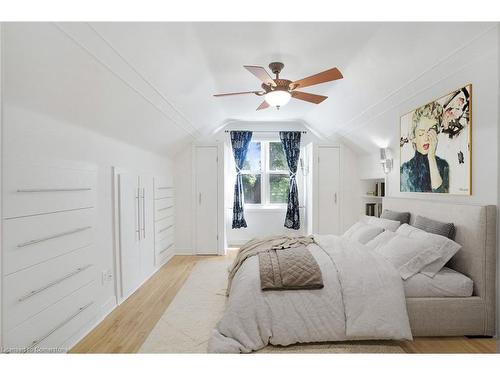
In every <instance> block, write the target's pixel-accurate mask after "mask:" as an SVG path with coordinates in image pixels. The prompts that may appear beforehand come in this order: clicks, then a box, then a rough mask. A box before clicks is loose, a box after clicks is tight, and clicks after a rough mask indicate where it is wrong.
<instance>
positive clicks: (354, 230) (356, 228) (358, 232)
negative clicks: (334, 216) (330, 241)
mask: <svg viewBox="0 0 500 375" xmlns="http://www.w3.org/2000/svg"><path fill="white" fill-rule="evenodd" d="M383 231H384V230H383V229H382V228H379V227H376V226H374V225H369V224H365V223H361V222H359V221H358V222H357V223H355V224H354V225H353V226H352V227H350V228H349V229H348V230H347V231H346V232H345V233H344V234H343V235H342V237H344V238H349V239H351V240H355V241H358V242H360V243H362V244H363V245H364V244H365V243H367V242H368V241H370V240H372V239H373V238H375V237H376V236H377V235H378V234H380V233H381V232H383Z"/></svg>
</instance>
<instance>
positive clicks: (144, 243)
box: [117, 172, 155, 298]
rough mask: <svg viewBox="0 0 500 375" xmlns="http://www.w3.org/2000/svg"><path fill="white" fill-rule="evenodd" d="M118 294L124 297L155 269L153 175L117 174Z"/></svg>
mask: <svg viewBox="0 0 500 375" xmlns="http://www.w3.org/2000/svg"><path fill="white" fill-rule="evenodd" d="M118 185H119V189H118V205H119V214H118V218H117V219H118V222H119V233H120V243H119V248H120V256H119V260H120V280H121V283H120V284H121V297H122V298H127V297H128V296H129V295H130V294H131V293H133V292H134V291H135V290H136V289H137V288H138V287H139V286H140V285H141V284H142V283H143V282H144V281H145V280H146V279H147V278H149V276H151V274H152V273H153V272H154V270H155V243H154V241H155V237H154V236H155V222H154V189H153V178H152V177H148V176H138V175H136V174H129V173H126V172H120V173H118Z"/></svg>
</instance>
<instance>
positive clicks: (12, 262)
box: [2, 208, 95, 275]
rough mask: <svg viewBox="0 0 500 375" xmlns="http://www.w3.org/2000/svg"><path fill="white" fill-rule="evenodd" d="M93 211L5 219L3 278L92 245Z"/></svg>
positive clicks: (83, 210)
mask: <svg viewBox="0 0 500 375" xmlns="http://www.w3.org/2000/svg"><path fill="white" fill-rule="evenodd" d="M94 210H95V209H93V208H89V209H81V210H74V211H64V212H57V213H52V214H45V215H36V216H28V217H22V218H16V219H4V220H3V225H4V227H3V240H2V241H3V270H4V275H8V274H10V273H13V272H16V271H18V270H20V269H22V268H26V267H29V266H32V265H35V264H37V263H40V262H43V261H46V260H49V259H51V258H54V257H56V256H60V255H62V254H65V253H68V252H70V251H72V250H75V249H79V248H82V247H85V246H88V245H90V244H92V243H93V242H94V230H95V228H94V227H93V225H94V222H95V211H94Z"/></svg>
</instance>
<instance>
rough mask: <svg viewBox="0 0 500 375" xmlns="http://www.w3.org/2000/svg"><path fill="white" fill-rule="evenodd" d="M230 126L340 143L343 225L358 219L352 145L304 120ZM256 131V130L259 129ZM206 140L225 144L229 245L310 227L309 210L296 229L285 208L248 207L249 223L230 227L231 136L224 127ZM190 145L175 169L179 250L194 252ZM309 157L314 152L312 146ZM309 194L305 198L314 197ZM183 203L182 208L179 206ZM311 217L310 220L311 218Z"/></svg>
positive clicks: (357, 185)
mask: <svg viewBox="0 0 500 375" xmlns="http://www.w3.org/2000/svg"><path fill="white" fill-rule="evenodd" d="M227 128H229V129H232V130H233V129H254V130H255V129H261V130H273V131H274V130H276V131H280V130H307V134H305V135H303V139H302V144H303V145H304V146H306V148H307V146H308V145H312V144H313V143H321V144H335V145H340V146H341V149H342V151H341V152H342V153H341V164H342V165H341V174H342V176H343V177H342V184H341V185H342V192H341V217H342V222H341V227H342V229H344V230H345V229H346V228H348V227H349V226H351V225H352V224H353V223H354V222H355V221H357V219H358V217H359V212H360V208H359V205H360V200H359V199H360V180H359V172H358V168H357V163H358V159H357V156H356V154H355V153H354V152H353V151H352V150H351V148H350V147H349V146H347V145H345V144H343V143H342V142H341V141H339V140H327V139H325V138H322V137H321V136H320V135H317V134H315V133H314V132H313V131H312V130H311V129H310V128H308V127H307V126H306V125H305V124H304V123H301V122H288V123H287V122H262V123H253V122H252V123H246V122H241V121H237V122H236V121H235V122H233V123H231V124H230V125H228V126H227ZM256 134H257V133H256ZM206 141H207V142H208V141H211V142H214V143H222V144H223V145H224V158H223V159H224V166H223V168H224V174H225V175H226V176H227V178H225V181H224V186H223V189H224V191H225V196H224V207H221V209H223V210H224V213H225V215H224V216H225V229H226V240H227V244H226V245H240V244H242V243H244V242H246V241H248V240H250V239H251V238H253V237H262V236H267V235H273V234H279V233H294V234H305V233H309V232H310V230H311V225H310V224H311V223H310V222H311V220H310V219H312V217H313V216H312V215H311V212H310V210H308V209H307V207H308V206H307V201H306V208H305V209H301V212H300V213H301V218H302V220H303V222H302V224H303V225H302V228H301V230H300V231H293V230H288V229H286V228H284V226H283V223H284V217H285V213H286V209H246V210H245V218H246V220H247V224H248V227H247V228H242V229H231V219H232V203H233V186H234V185H233V184H234V180H233V179H232V178H231V176H232V174H233V172H234V170H233V169H232V168H233V162H232V160H233V159H232V158H233V156H232V152H231V149H230V146H229V145H228V136H227V134H226V133H224V129H222V130H220V131H219V132H218V133H216V134H214V135H213V136H212V137H211V138H207V139H206ZM191 147H192V145H190V146H189V147H186V148H185V149H184V150H183V151H182V152H180V153H178V154H177V155H176V156H175V159H174V164H175V167H174V173H175V182H176V189H177V190H176V200H177V201H176V203H177V207H178V208H179V209H177V210H176V251H177V253H184V254H192V253H193V243H192V242H193V241H192V237H193V235H194V233H193V228H192V222H193V214H194V212H193V207H192V204H193V198H192V191H193V190H192V189H193V186H192V160H191V159H192V153H191ZM306 154H309V159H310V158H311V156H312V152H311V150H309V152H308V153H306ZM308 163H309V168H312V160H308ZM307 197H308V194H306V199H311V197H310V196H309V198H307ZM181 207H182V209H180V208H181ZM308 218H309V220H308Z"/></svg>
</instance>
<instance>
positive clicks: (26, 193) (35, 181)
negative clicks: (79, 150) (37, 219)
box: [2, 160, 97, 218]
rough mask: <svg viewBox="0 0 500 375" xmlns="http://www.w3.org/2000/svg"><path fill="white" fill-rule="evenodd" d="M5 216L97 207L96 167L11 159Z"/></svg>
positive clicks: (6, 176) (7, 166)
mask: <svg viewBox="0 0 500 375" xmlns="http://www.w3.org/2000/svg"><path fill="white" fill-rule="evenodd" d="M3 181H4V186H3V198H4V199H3V207H2V208H3V217H4V218H11V217H19V216H27V215H36V214H41V213H47V212H56V211H63V210H71V209H75V208H83V207H93V206H94V205H95V189H96V181H97V173H96V170H95V169H78V168H71V167H68V166H54V165H45V164H39V165H38V164H31V163H24V162H16V161H12V160H9V162H7V163H5V168H4V178H3Z"/></svg>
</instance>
